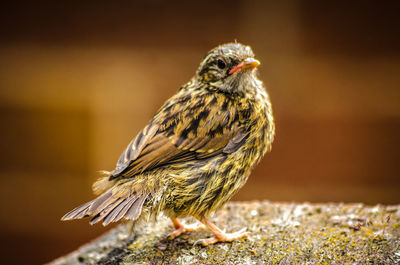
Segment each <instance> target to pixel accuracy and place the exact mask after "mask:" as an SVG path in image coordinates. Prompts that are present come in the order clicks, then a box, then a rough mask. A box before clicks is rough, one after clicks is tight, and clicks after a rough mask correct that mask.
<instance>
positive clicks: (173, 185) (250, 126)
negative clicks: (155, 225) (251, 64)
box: [63, 43, 274, 225]
mask: <svg viewBox="0 0 400 265" xmlns="http://www.w3.org/2000/svg"><path fill="white" fill-rule="evenodd" d="M253 56H254V55H253V53H252V51H251V49H250V48H249V47H248V46H243V45H241V44H236V43H235V44H225V45H222V46H219V47H217V48H215V49H213V50H212V51H210V53H209V54H208V55H207V56H206V57H205V58H204V60H203V62H202V63H201V65H200V67H199V70H198V71H197V73H196V75H195V76H194V77H193V78H192V79H191V80H190V81H189V82H188V84H186V85H185V86H183V87H182V88H181V89H180V90H179V91H178V92H177V93H176V94H175V95H174V96H173V97H172V98H170V99H169V100H168V101H167V102H166V103H165V104H164V105H163V106H162V107H161V109H160V110H159V111H158V112H157V113H156V115H155V116H154V118H153V119H152V120H151V121H150V122H149V124H148V125H147V126H146V127H145V128H144V129H143V130H142V131H141V132H140V133H139V134H138V136H137V137H136V138H135V139H133V140H132V142H131V143H130V144H129V145H128V147H127V148H126V149H125V151H124V152H123V153H122V154H121V156H120V159H119V160H118V163H117V166H116V169H115V170H114V171H113V172H110V175H109V176H108V177H107V178H103V179H101V180H100V181H99V182H98V183H97V184H95V186H96V187H97V190H101V189H103V192H104V193H103V195H100V197H98V198H97V199H95V200H93V201H92V202H89V203H87V204H85V205H83V206H81V207H78V208H76V209H74V210H73V211H71V212H70V213H68V214H67V215H65V216H64V217H63V219H65V220H66V219H76V218H82V217H85V216H92V217H93V218H92V221H91V223H96V222H99V221H103V224H104V225H107V224H108V223H110V222H114V221H118V220H120V219H121V218H126V219H133V220H136V219H137V218H139V217H140V213H141V212H142V211H143V210H144V211H143V212H146V213H148V214H152V215H157V214H158V213H159V212H161V211H162V212H164V213H165V214H166V215H168V216H170V217H171V218H175V217H181V216H187V215H192V216H195V217H198V218H201V217H203V216H207V215H209V214H210V213H211V212H213V211H215V210H216V209H218V208H219V207H221V206H222V205H223V204H224V203H225V202H226V201H227V200H229V199H230V198H231V197H232V195H233V194H234V193H235V192H236V191H237V190H238V189H239V188H240V187H241V186H242V185H243V184H244V183H245V182H246V180H247V177H248V176H249V174H250V171H251V169H252V168H253V167H254V166H255V165H256V164H257V163H258V162H259V160H260V159H261V158H262V156H263V155H264V153H265V152H266V151H267V150H268V149H270V146H271V143H272V141H273V137H274V123H273V116H272V109H271V104H270V102H269V97H268V94H267V93H266V91H265V89H264V87H263V84H262V82H261V81H260V80H258V79H257V77H256V73H255V72H254V70H243V71H239V72H238V73H234V74H230V73H229V71H230V69H232V68H233V67H234V66H236V65H238V63H239V62H240V61H242V60H243V59H246V58H253ZM218 58H223V60H225V61H226V64H227V67H226V69H219V68H218V67H217V60H218Z"/></svg>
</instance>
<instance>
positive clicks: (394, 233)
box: [50, 201, 400, 265]
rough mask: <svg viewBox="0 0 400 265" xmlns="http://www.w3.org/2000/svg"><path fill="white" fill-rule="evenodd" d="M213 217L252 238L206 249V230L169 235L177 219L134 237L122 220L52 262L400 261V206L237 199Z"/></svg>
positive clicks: (147, 226)
mask: <svg viewBox="0 0 400 265" xmlns="http://www.w3.org/2000/svg"><path fill="white" fill-rule="evenodd" d="M214 216H215V217H214V218H213V221H214V222H215V223H216V224H217V225H218V226H219V227H221V228H224V229H226V230H227V231H228V232H231V231H232V232H233V231H236V230H239V229H241V228H242V227H247V230H248V231H249V232H250V235H249V237H248V238H247V239H244V240H240V241H235V242H233V243H218V244H215V245H211V246H208V247H203V246H201V245H198V244H195V243H196V240H198V239H200V238H205V237H209V236H211V235H212V233H211V232H210V231H208V230H203V231H198V232H192V233H187V234H184V235H182V236H180V237H178V238H176V239H174V240H168V239H167V237H168V233H169V232H171V231H172V230H173V228H172V223H171V222H170V221H169V219H167V218H164V217H160V218H158V220H157V222H156V223H154V222H148V223H143V224H138V225H136V228H135V232H134V233H133V236H131V237H130V238H128V235H129V231H130V225H129V224H122V225H120V226H118V227H116V228H114V229H112V230H111V231H109V232H108V233H106V234H105V235H103V236H101V237H100V238H98V239H96V240H94V241H92V242H90V243H88V244H86V245H84V246H82V247H81V248H79V249H78V250H76V251H74V252H72V253H70V254H68V255H66V256H64V257H60V258H58V259H57V260H55V261H53V262H51V263H50V264H53V265H56V264H57V265H61V264H110V265H111V264H367V263H368V264H400V205H396V206H384V205H376V206H366V205H363V204H342V203H340V204H337V203H331V204H310V203H271V202H266V201H263V202H232V203H228V204H227V205H226V206H225V207H224V208H223V209H221V210H219V211H218V212H216V213H215V215H214ZM185 221H187V222H191V221H193V220H192V219H186V220H185Z"/></svg>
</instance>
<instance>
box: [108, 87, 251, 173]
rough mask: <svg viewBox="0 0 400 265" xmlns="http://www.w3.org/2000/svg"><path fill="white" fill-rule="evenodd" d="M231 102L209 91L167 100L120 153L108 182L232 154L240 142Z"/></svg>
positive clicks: (186, 94)
mask: <svg viewBox="0 0 400 265" xmlns="http://www.w3.org/2000/svg"><path fill="white" fill-rule="evenodd" d="M238 117H239V115H238V114H237V110H236V108H235V106H234V104H233V101H232V100H231V99H229V98H227V97H225V96H224V95H218V94H214V93H211V92H204V91H203V92H201V91H200V92H193V91H192V92H191V93H189V92H188V91H182V93H178V94H177V95H176V96H175V97H173V98H171V99H170V100H169V101H167V102H166V104H165V105H164V106H163V107H162V108H161V110H160V111H159V112H158V113H157V114H156V116H155V117H154V118H153V120H152V121H151V122H150V123H149V125H147V126H146V127H145V128H144V129H143V130H142V131H141V132H140V133H139V134H138V136H137V137H136V138H135V139H134V140H132V142H131V143H130V144H129V145H128V147H127V148H126V150H125V151H124V152H123V153H122V154H121V157H120V159H119V161H118V164H117V167H116V169H115V170H114V172H113V176H112V177H111V178H110V179H114V178H117V177H131V176H134V175H136V174H139V173H142V172H144V171H146V170H151V169H154V168H156V167H159V166H162V165H165V164H174V163H182V162H188V161H193V160H201V159H206V158H209V157H212V156H215V155H218V154H222V153H226V154H228V153H232V152H234V151H236V150H237V149H238V148H239V147H240V146H241V145H242V144H243V142H244V140H245V137H246V133H245V132H244V130H243V129H241V126H240V123H239V121H238Z"/></svg>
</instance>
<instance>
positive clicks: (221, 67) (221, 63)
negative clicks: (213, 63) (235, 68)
mask: <svg viewBox="0 0 400 265" xmlns="http://www.w3.org/2000/svg"><path fill="white" fill-rule="evenodd" d="M217 65H218V67H219V68H220V69H224V68H225V67H226V63H225V62H224V61H223V60H221V59H218V61H217Z"/></svg>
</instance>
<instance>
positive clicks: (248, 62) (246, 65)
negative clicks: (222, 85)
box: [229, 58, 260, 74]
mask: <svg viewBox="0 0 400 265" xmlns="http://www.w3.org/2000/svg"><path fill="white" fill-rule="evenodd" d="M259 65H260V61H259V60H256V59H254V58H247V59H245V60H243V61H242V62H241V63H239V64H238V65H236V66H235V67H233V68H232V69H231V70H230V71H229V74H233V73H235V72H237V71H240V70H242V69H254V68H256V67H257V66H259Z"/></svg>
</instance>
